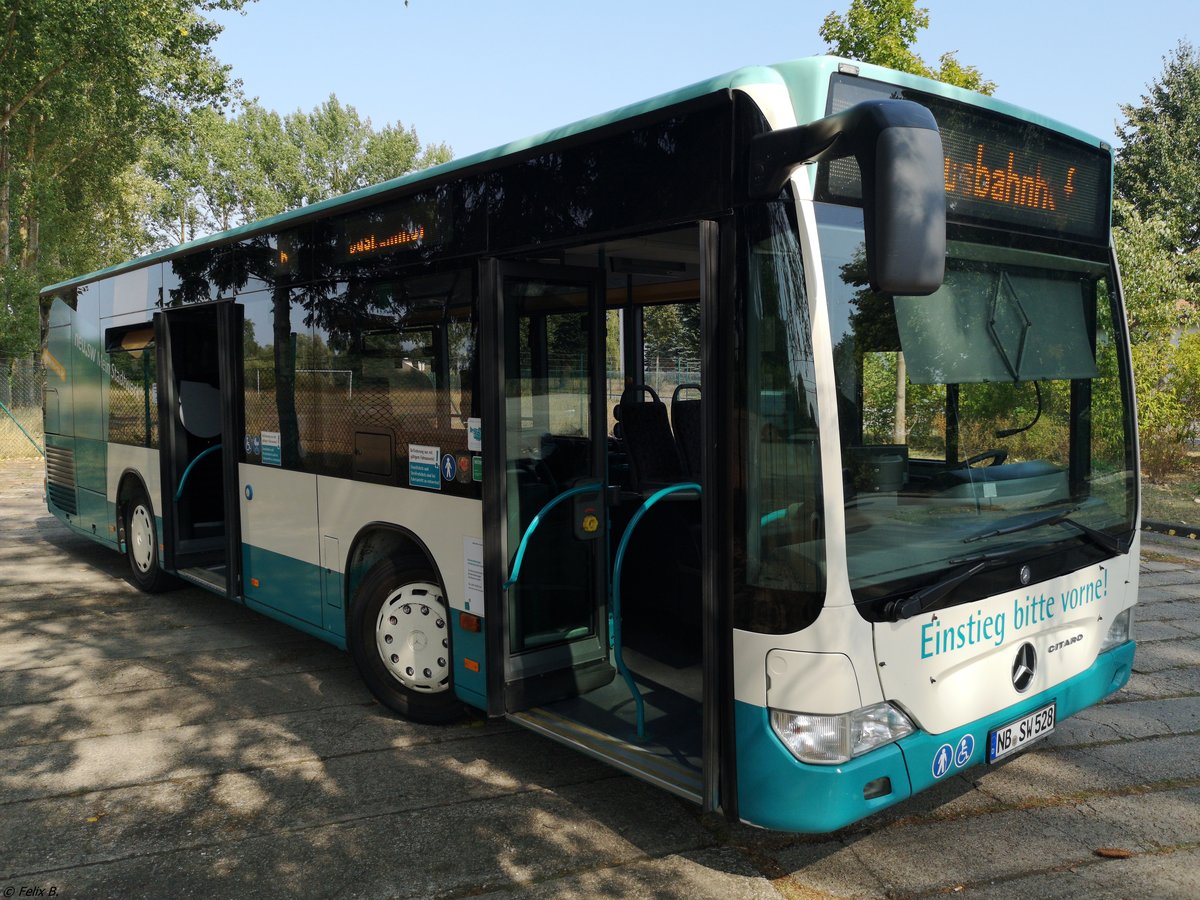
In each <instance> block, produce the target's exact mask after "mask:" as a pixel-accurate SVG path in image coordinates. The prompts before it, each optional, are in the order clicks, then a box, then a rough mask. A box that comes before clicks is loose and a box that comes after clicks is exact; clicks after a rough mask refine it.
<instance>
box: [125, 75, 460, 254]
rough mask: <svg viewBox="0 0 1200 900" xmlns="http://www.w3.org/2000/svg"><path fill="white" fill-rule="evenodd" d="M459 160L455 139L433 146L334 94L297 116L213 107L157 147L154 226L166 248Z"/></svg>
mask: <svg viewBox="0 0 1200 900" xmlns="http://www.w3.org/2000/svg"><path fill="white" fill-rule="evenodd" d="M450 158H451V152H450V148H449V147H447V146H446V145H445V144H436V145H433V144H431V145H427V146H425V147H424V148H423V147H422V146H421V143H420V140H419V139H418V137H417V132H416V129H414V128H407V129H406V128H404V127H403V126H401V125H400V124H398V123H397V124H395V125H386V126H384V127H383V128H382V129H380V130H378V131H377V130H375V128H374V127H373V126H372V125H371V120H370V119H364V118H362V117H360V116H359V114H358V111H357V110H356V109H355V108H354V107H353V106H350V105H343V104H342V103H341V102H340V101H339V100H338V98H337V97H336V96H333V95H331V96H330V98H329V99H328V100H327V101H326V102H325V103H323V104H321V105H320V106H318V107H316V108H315V109H313V110H312V111H311V112H309V113H304V112H300V111H296V112H294V113H290V114H289V115H287V116H280V115H279V113H277V112H274V111H273V110H267V109H264V108H263V107H262V106H260V105H258V104H257V103H254V102H249V103H247V104H246V105H245V106H244V107H243V108H242V109H241V111H240V112H239V113H238V114H237V115H235V116H233V117H232V118H230V117H227V116H226V115H225V114H224V113H223V112H222V111H221V110H219V109H216V108H213V107H206V108H202V109H199V110H195V111H193V113H192V114H191V115H190V116H189V117H188V118H187V119H186V120H185V121H183V122H181V123H179V127H178V128H177V129H175V130H174V132H173V134H172V135H171V136H170V138H169V139H167V140H160V141H152V142H150V143H148V144H147V149H146V152H145V155H144V157H143V160H142V171H143V172H144V174H145V175H146V176H147V178H148V179H149V182H150V189H149V201H148V207H149V223H148V230H149V231H150V233H151V234H152V235H153V236H154V239H155V242H156V243H158V244H159V245H162V246H167V245H170V244H177V243H183V242H184V241H187V240H190V239H192V238H194V237H196V236H197V235H199V234H205V233H209V232H213V231H223V230H225V229H227V228H230V227H233V226H236V225H239V224H243V223H245V222H252V221H255V220H257V219H262V218H266V217H268V216H274V215H278V214H279V213H282V212H286V211H288V210H290V209H295V208H297V207H299V206H304V205H307V204H311V203H318V202H320V201H321V200H326V199H328V198H330V197H335V196H338V195H339V194H344V193H348V192H350V191H353V190H357V189H359V188H363V187H367V186H369V185H372V184H378V183H379V182H382V181H387V180H388V179H391V178H396V177H398V176H400V175H404V174H407V173H408V172H412V171H415V170H417V169H421V168H425V167H427V166H430V165H434V164H436V163H440V162H445V161H447V160H449V159H450Z"/></svg>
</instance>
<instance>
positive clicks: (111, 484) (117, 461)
mask: <svg viewBox="0 0 1200 900" xmlns="http://www.w3.org/2000/svg"><path fill="white" fill-rule="evenodd" d="M107 456H108V458H107V464H106V467H105V468H106V476H107V478H106V481H107V492H108V502H109V503H113V504H115V503H116V502H117V487H118V486H119V485H120V483H121V476H122V475H124V474H125V473H126V472H127V471H133V472H137V473H138V475H140V476H141V478H142V481H143V482H144V483H145V485H146V493H148V494H149V495H150V505H151V506H153V507H154V514H155V515H157V516H161V515H162V486H161V480H160V478H159V468H158V465H159V464H158V449H157V448H155V447H131V446H129V445H128V444H113V443H109V445H108V454H107Z"/></svg>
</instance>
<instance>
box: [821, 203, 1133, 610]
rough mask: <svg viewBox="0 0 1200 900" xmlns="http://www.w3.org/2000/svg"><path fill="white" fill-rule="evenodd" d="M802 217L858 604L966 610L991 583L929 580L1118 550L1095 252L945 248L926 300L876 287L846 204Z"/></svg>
mask: <svg viewBox="0 0 1200 900" xmlns="http://www.w3.org/2000/svg"><path fill="white" fill-rule="evenodd" d="M817 209H818V223H819V226H820V232H821V235H820V239H821V253H822V260H823V267H824V275H825V282H826V290H827V293H828V298H829V309H830V327H831V331H832V341H833V351H834V367H835V371H836V387H837V399H838V419H839V430H840V438H841V451H842V472H843V483H844V484H843V487H844V494H845V508H846V552H847V556H848V560H847V562H848V568H849V575H850V585H851V588H852V590H853V592H854V596H855V600H856V602H857V603H858V604H859V605H860V608H863V609H864V612H865V613H866V614H867V615H868V616H869V617H872V618H882V617H886V616H885V613H884V609H885V608H890V609H894V608H895V604H891V605H890V606H887V601H890V600H894V599H896V598H903V597H906V596H911V595H913V594H914V593H916V592H917V591H920V590H922V589H926V588H930V587H931V586H933V587H934V588H935V589H936V590H935V593H936V594H937V596H938V597H941V595H942V594H943V593H945V594H947V595H948V596H947V598H946V602H965V601H967V600H971V599H978V598H979V597H981V596H986V595H987V594H988V593H991V592H993V590H992V588H996V589H1002V588H1001V587H1000V583H999V582H996V581H993V580H991V579H989V577H988V576H987V575H986V574H983V575H981V576H980V577H979V578H976V579H960V581H962V582H963V584H962V589H961V590H960V591H959V592H958V593H957V594H955V593H954V592H952V591H949V590H946V591H942V590H941V589H940V586H939V583H944V584H946V585H947V588H949V587H957V583H955V582H954V576H955V574H956V573H960V572H964V571H967V570H968V569H971V568H975V569H976V570H977V571H980V572H982V571H983V570H984V569H991V568H993V567H995V568H1000V567H1002V566H1003V565H1009V566H1015V567H1018V568H1019V567H1020V566H1023V565H1029V566H1032V567H1033V569H1034V572H1035V573H1036V575H1037V576H1038V577H1037V578H1036V579H1035V580H1039V581H1040V580H1044V579H1045V578H1049V577H1053V576H1055V575H1058V574H1064V573H1065V572H1067V571H1070V570H1072V569H1075V568H1079V567H1081V566H1082V565H1086V564H1090V563H1092V562H1095V561H1097V560H1099V559H1102V558H1105V557H1108V556H1112V555H1114V554H1115V553H1117V552H1121V551H1122V550H1123V549H1125V548H1127V547H1128V543H1129V536H1130V533H1131V530H1132V528H1133V520H1134V512H1135V502H1136V498H1135V484H1136V479H1135V477H1134V476H1135V472H1134V468H1135V466H1134V462H1133V459H1134V453H1133V443H1132V435H1133V430H1132V429H1133V426H1132V414H1131V408H1130V402H1129V396H1130V391H1129V385H1128V384H1127V367H1126V366H1125V364H1124V362H1123V358H1122V355H1121V350H1120V348H1121V347H1122V344H1123V341H1122V338H1121V332H1120V329H1121V328H1122V327H1123V325H1122V320H1121V312H1120V308H1119V306H1118V305H1117V300H1116V291H1115V289H1114V285H1115V279H1114V278H1113V274H1112V272H1111V266H1110V263H1109V262H1108V257H1107V252H1106V251H1102V250H1097V251H1096V252H1095V253H1094V254H1093V256H1092V257H1091V258H1079V257H1068V256H1062V255H1055V254H1052V253H1047V252H1039V251H1038V250H1035V249H1028V247H1029V246H1032V245H1029V244H1027V243H1025V244H1022V248H1021V249H1016V248H1015V247H1013V246H1010V243H1011V242H1009V241H1007V240H1005V241H1003V242H1001V241H996V242H994V243H984V242H980V241H978V240H976V241H974V242H972V241H967V240H951V241H950V242H949V245H948V252H947V262H946V278H945V283H944V284H943V286H942V287H941V288H940V289H939V290H938V291H937V292H936V293H934V294H932V295H931V296H928V297H900V296H897V297H890V296H882V295H879V294H876V293H874V292H873V291H871V289H870V287H869V286H868V285H867V283H866V277H865V267H864V260H863V243H862V241H863V231H862V213H861V211H860V210H857V209H852V208H847V207H842V206H833V205H829V204H818V205H817ZM959 237H961V235H960V236H959ZM993 563H999V564H1000V565H998V566H993ZM981 564H982V565H981ZM1028 580H1029V575H1028V573H1024V577H1023V579H1022V583H1025V582H1027V581H1028ZM1004 584H1005V585H1007V586H1011V584H1012V581H1011V580H1009V581H1007V582H1004ZM943 605H944V604H943Z"/></svg>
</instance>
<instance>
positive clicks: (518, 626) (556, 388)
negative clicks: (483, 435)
mask: <svg viewBox="0 0 1200 900" xmlns="http://www.w3.org/2000/svg"><path fill="white" fill-rule="evenodd" d="M589 299H590V291H589V289H588V287H587V286H585V285H564V284H555V283H551V282H548V281H541V280H537V279H526V278H520V279H518V278H509V279H506V280H505V309H506V310H507V313H506V318H507V321H506V338H507V345H508V353H507V354H506V360H507V371H506V373H505V385H504V390H505V416H506V448H507V449H506V477H507V482H508V546H509V548H510V553H511V554H515V553H516V550H517V548H518V547H519V545H520V543H521V538H522V536H523V535H524V534H525V531H526V529H528V528H529V526H530V524H531V523H532V522H533V520H534V517H535V516H537V515H538V514H539V513H542V511H543V510H544V509H545V507H546V506H547V504H549V503H550V502H551V501H552V500H553V499H554V498H555V497H557V496H559V495H560V494H562V493H563V492H565V491H567V490H570V489H571V488H572V487H577V486H579V485H581V484H587V483H589V482H593V481H598V480H599V477H598V476H596V474H595V473H596V470H597V460H596V458H595V456H596V455H595V453H594V452H593V447H592V442H593V435H592V429H591V403H592V399H591V394H592V391H591V384H590V378H589V375H590V372H591V359H590V349H589V331H588V305H589ZM585 499H586V497H585ZM574 510H575V503H574V502H573V499H572V498H567V499H565V500H564V501H563V502H561V503H560V504H559V505H558V506H556V507H555V508H554V509H552V510H550V511H549V512H546V513H544V514H543V515H542V519H541V521H540V523H539V525H538V528H537V531H536V532H535V533H534V534H533V536H532V537H531V538H530V540H529V542H528V544H527V546H526V549H525V553H524V557H523V559H522V562H521V570H520V578H519V581H518V582H517V584H515V585H513V587H512V588H510V590H509V602H510V603H511V604H512V607H511V611H512V614H511V617H510V622H511V628H510V632H511V633H510V651H511V652H513V653H519V652H523V651H527V650H535V649H538V648H540V647H545V646H548V645H551V644H556V643H561V642H563V641H570V640H576V639H578V638H583V637H587V636H590V635H595V634H596V633H597V621H596V618H597V615H596V608H597V607H596V602H595V599H596V591H597V577H598V576H599V575H600V569H599V565H598V562H599V559H600V556H599V553H598V548H599V547H602V544H603V542H602V541H595V540H580V539H579V538H578V537H577V536H576V534H575V527H574Z"/></svg>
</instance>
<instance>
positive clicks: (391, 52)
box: [216, 0, 1200, 156]
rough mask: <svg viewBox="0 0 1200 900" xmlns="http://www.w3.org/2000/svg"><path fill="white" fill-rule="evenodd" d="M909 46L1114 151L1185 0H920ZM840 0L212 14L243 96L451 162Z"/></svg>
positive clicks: (777, 54)
mask: <svg viewBox="0 0 1200 900" xmlns="http://www.w3.org/2000/svg"><path fill="white" fill-rule="evenodd" d="M918 5H922V6H926V7H928V9H929V12H930V20H931V25H930V28H929V29H928V30H926V31H924V32H922V34H921V37H920V39H919V42H918V44H917V47H916V50H917V52H918V53H920V54H921V55H922V56H923V57H924V58H925V59H926V60H929V61H934V60H936V59H937V57H938V56H939V55H940V54H942V53H943V52H945V51H948V50H956V51H958V58H959V59H960V60H961V61H963V62H966V63H969V64H971V65H975V66H977V67H979V68H980V69H981V70H982V72H983V74H984V76H985V77H987V78H989V79H991V80H992V81H995V82H996V83H997V85H998V88H997V90H996V96H997V97H1000V98H1003V99H1004V100H1008V101H1010V102H1012V103H1016V104H1018V105H1020V106H1025V107H1029V108H1032V109H1036V110H1037V111H1039V112H1041V113H1043V114H1045V115H1048V116H1051V117H1053V118H1056V119H1059V120H1061V121H1063V122H1066V123H1068V124H1070V125H1073V126H1075V127H1077V128H1081V129H1083V130H1084V131H1087V132H1090V133H1092V134H1095V135H1096V136H1098V137H1100V138H1102V139H1104V140H1108V141H1109V142H1110V143H1116V138H1115V131H1114V122H1115V121H1116V120H1117V119H1118V117H1119V115H1120V111H1119V109H1118V105H1119V104H1120V103H1136V102H1138V100H1139V98H1140V97H1141V95H1142V94H1143V93H1144V92H1145V89H1146V85H1147V84H1148V83H1149V82H1150V81H1151V80H1152V79H1153V78H1155V77H1156V76H1157V75H1158V74H1159V72H1160V71H1161V70H1162V57H1163V56H1164V55H1166V54H1167V53H1169V52H1170V51H1171V50H1172V49H1173V48H1174V47H1175V45H1176V43H1177V42H1178V40H1179V39H1180V38H1186V39H1189V40H1191V41H1192V42H1193V43H1200V4H1197V3H1196V2H1195V0H1142V2H1137V3H1129V2H1127V0H1121V2H1117V0H1094V2H1090V3H1085V2H1082V0H1065V2H1059V0H1008V2H1005V3H1003V4H982V3H977V2H968V0H953V2H952V0H923V2H919V4H918ZM848 6H849V0H791V2H781V0H763V2H756V0H725V2H710V0H638V2H631V0H601V2H590V3H582V2H572V0H508V2H497V0H491V2H484V0H474V2H470V0H411V2H410V5H409V6H408V7H407V8H406V7H405V6H404V4H403V2H402V0H353V2H331V0H258V2H256V3H251V4H249V5H248V6H247V10H246V13H245V15H242V16H228V15H223V16H221V17H220V21H221V22H222V23H223V24H224V25H225V33H224V34H223V35H222V36H221V37H220V39H219V41H218V43H217V47H216V52H217V55H218V56H219V57H220V58H221V59H222V60H223V61H224V62H226V63H228V64H230V65H231V66H232V67H233V72H234V74H235V75H236V76H237V77H239V78H241V79H242V81H243V83H244V90H245V92H246V94H247V95H248V96H251V97H257V98H258V99H259V102H261V103H262V104H263V105H264V106H266V107H267V108H269V109H275V110H277V111H279V112H281V113H287V112H291V111H293V110H296V109H303V110H309V109H311V108H312V107H314V106H316V105H317V104H319V103H320V102H322V101H323V100H325V99H326V98H327V97H328V96H329V94H330V93H335V94H337V96H338V98H339V99H340V100H341V101H342V102H343V103H348V104H350V105H352V106H354V107H356V108H357V109H358V111H359V113H361V114H363V115H365V116H369V117H370V118H371V120H372V122H373V123H374V124H375V125H376V126H382V125H384V124H387V123H392V122H396V121H399V122H402V123H403V124H404V125H405V126H409V125H412V126H415V127H416V129H417V133H418V135H419V136H420V138H421V140H422V141H424V142H426V143H429V142H438V141H442V142H445V143H447V144H449V145H450V146H451V147H452V149H453V150H454V153H455V155H456V156H465V155H467V154H470V153H474V152H475V151H478V150H485V149H487V148H489V147H493V146H496V145H498V144H502V143H505V142H507V141H510V140H514V139H517V138H521V137H526V136H528V135H531V134H535V133H538V132H541V131H545V130H548V129H550V128H554V127H556V126H559V125H563V124H566V123H568V122H572V121H575V120H577V119H581V118H584V117H586V116H590V115H592V114H594V113H600V112H604V111H606V110H609V109H613V108H615V107H618V106H622V105H624V104H626V103H631V102H634V101H637V100H642V99H645V98H647V97H650V96H653V95H654V94H658V93H662V92H664V91H668V90H672V89H674V88H677V87H682V86H684V85H686V84H690V83H692V82H695V81H699V80H701V79H703V78H707V77H709V76H712V75H718V74H721V73H722V72H726V71H729V70H731V69H736V68H739V67H740V66H746V65H759V64H766V63H773V62H779V61H782V60H787V59H793V58H796V57H800V56H809V55H813V54H817V53H821V52H823V51H824V43H823V42H822V41H821V39H820V37H819V36H818V34H817V29H818V27H819V26H820V24H821V21H822V20H823V19H824V17H825V15H826V14H827V13H829V12H830V11H832V10H835V9H836V10H837V12H839V13H843V12H845V10H846V8H847V7H848Z"/></svg>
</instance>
